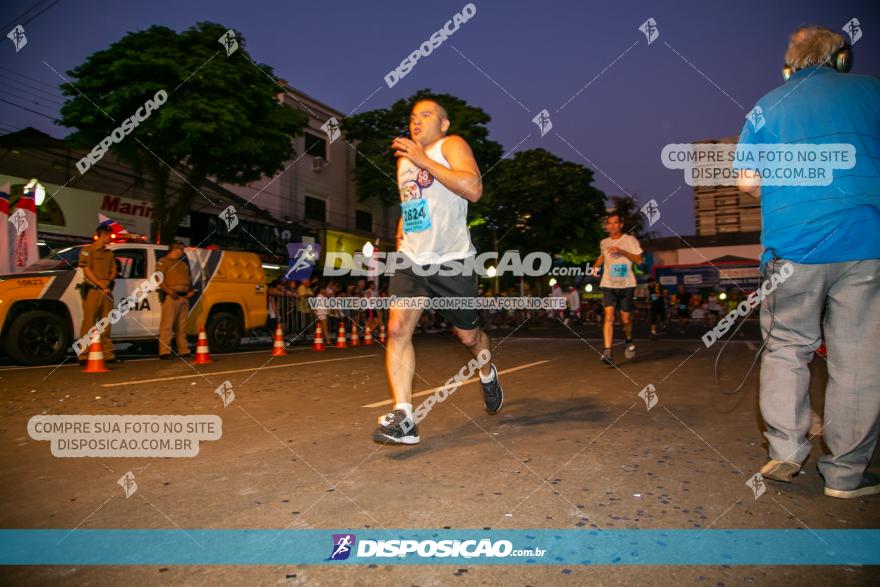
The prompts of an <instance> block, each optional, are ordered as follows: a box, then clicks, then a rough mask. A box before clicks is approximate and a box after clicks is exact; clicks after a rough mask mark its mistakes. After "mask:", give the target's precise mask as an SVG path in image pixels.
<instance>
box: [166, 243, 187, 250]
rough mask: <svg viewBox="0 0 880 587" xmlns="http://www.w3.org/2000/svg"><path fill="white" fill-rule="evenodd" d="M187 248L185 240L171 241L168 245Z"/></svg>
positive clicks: (172, 247) (170, 247)
mask: <svg viewBox="0 0 880 587" xmlns="http://www.w3.org/2000/svg"><path fill="white" fill-rule="evenodd" d="M183 248H186V245H185V244H184V243H183V241H171V244H170V245H169V246H168V249H169V250H171V249H183Z"/></svg>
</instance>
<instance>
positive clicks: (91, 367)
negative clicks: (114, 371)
mask: <svg viewBox="0 0 880 587" xmlns="http://www.w3.org/2000/svg"><path fill="white" fill-rule="evenodd" d="M108 371H109V369H107V367H105V366H104V351H102V350H101V335H100V334H98V333H97V332H96V333H95V334H94V336H92V340H91V342H89V359H88V361H87V362H86V368H85V369H83V370H82V372H83V373H107V372H108Z"/></svg>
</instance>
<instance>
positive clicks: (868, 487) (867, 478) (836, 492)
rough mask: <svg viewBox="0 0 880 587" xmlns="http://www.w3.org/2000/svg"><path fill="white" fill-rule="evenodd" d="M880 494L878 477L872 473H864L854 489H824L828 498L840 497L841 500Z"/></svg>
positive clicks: (879, 478)
mask: <svg viewBox="0 0 880 587" xmlns="http://www.w3.org/2000/svg"><path fill="white" fill-rule="evenodd" d="M878 493H880V477H877V475H875V474H874V473H868V472H865V474H864V475H862V482H861V483H859V486H858V487H856V488H854V489H832V488H830V487H828V486H826V487H825V495H827V496H829V497H841V498H843V499H852V498H854V497H863V496H865V495H877V494H878Z"/></svg>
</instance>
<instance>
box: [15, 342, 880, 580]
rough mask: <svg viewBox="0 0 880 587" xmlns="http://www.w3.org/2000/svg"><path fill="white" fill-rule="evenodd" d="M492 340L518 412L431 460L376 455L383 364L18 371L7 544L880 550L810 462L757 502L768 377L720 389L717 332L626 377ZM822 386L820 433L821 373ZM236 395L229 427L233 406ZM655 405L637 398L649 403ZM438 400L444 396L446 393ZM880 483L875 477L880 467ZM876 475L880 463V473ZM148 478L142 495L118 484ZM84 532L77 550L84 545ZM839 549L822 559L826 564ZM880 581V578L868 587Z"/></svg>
mask: <svg viewBox="0 0 880 587" xmlns="http://www.w3.org/2000/svg"><path fill="white" fill-rule="evenodd" d="M510 334H512V333H511V331H510V330H504V331H495V332H492V342H493V346H494V347H495V356H496V364H497V366H498V368H499V370H500V371H501V373H502V374H501V382H502V383H503V385H504V389H505V393H506V396H505V397H506V399H505V405H504V409H503V410H502V412H501V413H500V414H498V415H495V416H489V415H487V414H486V413H485V411H484V410H483V406H482V399H481V396H480V393H479V386H478V385H477V384H475V383H469V384H465V385H463V386H462V387H461V388H459V389H458V390H457V391H456V392H455V393H454V394H453V395H452V396H450V397H449V399H447V400H446V401H445V402H443V403H442V404H440V405H438V406H437V407H435V408H434V409H433V410H432V411H431V413H430V415H429V416H428V418H427V419H426V420H425V421H424V422H422V423H421V424H420V433H421V436H422V442H421V444H419V445H418V446H414V447H387V446H381V445H377V444H374V443H373V442H372V441H371V439H370V437H371V433H372V431H373V429H374V428H375V423H376V418H377V417H378V416H379V415H381V414H382V413H383V412H384V411H387V410H388V409H389V406H388V403H389V401H388V391H387V386H386V382H385V375H384V371H383V365H384V355H383V350H382V348H381V347H380V346H373V347H363V346H362V347H359V348H353V349H352V348H350V349H345V350H336V349H331V350H327V351H326V352H324V353H315V352H313V351H312V350H311V349H310V348H309V347H308V346H298V347H291V349H290V350H289V353H288V355H287V356H286V357H277V358H273V357H271V356H270V353H269V351H268V349H267V348H261V349H255V350H252V351H248V352H241V353H236V354H234V355H223V356H214V357H213V359H214V362H213V363H211V364H210V365H192V364H187V363H184V362H183V361H169V362H164V361H163V362H160V361H158V360H156V359H154V358H142V359H135V360H130V361H127V362H126V363H123V364H121V365H113V366H111V367H110V371H109V372H108V373H102V374H91V373H81V372H80V371H81V370H80V368H79V367H78V366H75V365H64V366H61V367H57V368H56V367H41V368H20V367H10V366H6V367H3V368H2V369H0V393H2V397H3V401H4V408H5V409H4V410H3V412H2V422H0V447H2V451H0V455H2V457H0V458H2V466H0V497H2V503H3V506H2V512H0V518H2V527H3V528H67V529H87V528H184V529H188V528H352V529H357V528H437V529H440V528H450V529H462V528H476V529H480V528H492V529H516V528H529V529H531V528H562V529H576V528H582V529H584V530H588V529H592V530H597V531H601V530H606V529H625V528H685V529H694V528H696V529H702V528H781V529H786V528H790V529H802V530H803V531H810V530H811V529H852V528H877V527H878V523H880V499H878V498H876V497H870V498H864V499H855V500H835V499H831V498H827V497H824V496H823V495H822V482H821V479H820V478H819V477H818V475H817V473H816V470H815V466H814V462H815V459H816V456H817V455H818V454H820V451H821V442H820V439H821V436H817V437H815V438H814V439H813V444H814V451H813V455H812V456H811V459H810V462H809V464H808V465H807V466H806V467H805V468H804V473H803V474H802V475H800V476H799V477H798V478H797V479H796V482H795V483H793V484H790V485H778V484H768V491H767V492H766V493H765V494H764V495H762V496H760V497H759V498H758V499H755V498H754V496H753V494H752V492H751V490H750V489H749V488H748V487H747V486H746V485H745V482H746V481H747V480H748V479H749V477H751V476H752V475H753V474H754V473H755V472H757V471H758V469H759V468H760V467H761V465H762V464H763V463H764V462H765V460H766V447H765V443H764V439H763V437H762V435H761V423H760V416H759V413H758V409H757V376H756V375H757V373H752V374H751V375H750V377H749V378H748V380H747V382H746V385H745V386H744V388H743V390H742V392H741V393H738V394H735V395H725V394H723V393H721V392H720V390H719V389H718V388H717V387H716V386H715V385H714V384H713V369H712V366H713V363H714V361H715V356H716V350H717V349H716V348H715V347H713V348H712V349H711V350H706V349H705V347H704V346H703V344H702V343H701V342H700V341H699V334H701V332H697V331H696V330H695V331H694V332H689V333H688V335H686V336H684V337H682V336H680V335H677V334H676V335H670V337H669V338H661V339H660V340H657V341H648V340H643V334H644V333H642V332H637V334H638V335H639V336H638V337H637V338H638V340H639V343H638V346H639V350H638V355H637V357H636V359H635V360H633V361H623V360H622V359H623V356H622V355H623V353H622V349H621V347H616V349H615V351H616V355H617V356H618V358H619V359H621V362H620V364H619V365H618V366H617V367H616V368H611V367H607V366H604V365H601V364H600V363H599V361H598V350H597V349H599V348H600V346H601V345H600V343H599V341H598V339H597V335H598V330H597V329H595V328H592V329H579V330H578V331H577V332H574V331H571V330H569V329H567V328H565V327H563V326H562V325H559V326H558V327H555V328H532V329H530V330H528V331H524V330H519V331H517V332H516V333H515V334H513V335H512V336H509V335H510ZM755 334H756V333H755V332H752V333H751V335H750V336H745V337H742V339H740V340H736V341H735V342H734V343H732V344H730V345H729V346H728V350H727V351H725V355H724V356H723V358H722V361H721V366H722V386H723V387H725V388H726V389H728V390H729V389H730V388H732V387H734V386H735V385H736V383H738V382H739V380H740V379H741V378H742V377H743V375H744V374H745V371H746V370H747V367H748V365H749V364H750V363H751V359H752V357H753V356H754V352H755V350H756V349H757V345H756V342H757V339H756V337H755ZM416 356H417V365H416V371H417V376H416V382H415V387H414V389H415V390H416V391H417V392H423V393H422V395H421V396H419V397H420V398H423V397H425V395H427V393H424V392H425V391H426V390H431V389H433V388H436V387H437V386H440V385H442V384H443V383H444V382H445V381H446V380H447V379H448V378H449V377H451V376H452V375H454V374H455V373H456V372H457V371H458V370H459V369H460V368H461V367H462V366H463V365H464V364H465V363H466V362H467V360H468V358H469V355H468V353H467V352H466V350H465V349H464V348H463V347H461V345H460V344H458V343H457V342H456V341H455V339H454V338H452V337H450V336H445V335H432V336H420V337H417V338H416ZM822 363H823V361H822V360H821V359H818V358H817V360H815V361H814V362H813V364H812V365H811V370H812V372H813V374H814V378H813V392H814V393H813V396H814V408H815V409H816V411H817V412H819V413H820V414H821V404H822V401H821V400H822V394H821V389H822V386H823V385H824V380H825V377H826V375H825V369H824V365H823V364H822ZM227 381H228V382H229V383H228V385H229V386H231V389H232V390H233V391H234V393H235V399H234V400H233V401H232V402H231V403H230V404H229V405H228V406H227V407H225V408H224V407H223V403H222V401H221V399H220V396H218V395H217V394H215V390H216V389H217V388H218V387H219V386H221V385H222V384H224V382H227ZM648 384H652V385H654V387H655V389H656V394H657V397H658V404H657V405H656V406H654V407H653V408H652V409H651V410H648V409H647V407H646V405H645V402H644V401H643V400H642V398H640V397H639V396H638V394H639V392H640V391H641V390H642V389H644V388H645V386H646V385H648ZM428 393H430V392H428ZM41 414H47V415H62V414H98V415H104V414H115V415H133V414H138V415H144V414H157V415H171V414H176V415H194V414H197V415H217V416H219V417H220V418H221V419H222V436H221V437H220V438H219V439H217V440H210V441H202V442H201V444H200V450H199V453H198V455H197V456H195V457H192V458H58V457H53V456H52V454H51V453H50V448H49V443H48V442H46V441H39V440H34V439H32V438H30V437H29V435H28V431H27V425H28V421H29V419H30V418H31V417H32V416H36V415H41ZM875 461H876V459H875ZM875 466H876V462H875ZM128 471H131V472H132V474H133V475H134V477H135V478H136V481H137V486H138V489H137V492H136V493H134V494H132V495H131V496H130V497H128V498H126V497H125V495H124V493H123V489H122V488H121V487H120V486H119V485H118V484H117V481H118V480H119V479H120V477H121V476H123V475H124V474H126V473H127V472H128ZM74 531H76V530H74ZM821 547H822V545H821V544H820V543H819V542H817V544H816V548H821ZM0 573H2V576H3V578H4V579H3V580H4V582H9V583H10V584H11V583H13V582H14V583H15V584H25V585H28V584H30V585H39V584H46V583H50V582H51V583H53V584H76V585H91V584H94V585H104V584H187V585H202V584H212V585H213V584H241V583H249V584H327V585H331V584H332V585H336V584H382V585H437V584H448V583H452V584H462V585H466V584H488V585H529V584H531V585H542V584H608V585H617V584H621V585H622V584H633V583H636V582H638V583H643V584H647V585H655V584H656V585H666V584H678V583H688V584H691V583H693V584H700V585H731V584H797V585H807V584H829V583H832V582H833V583H835V584H844V585H857V584H876V582H877V579H878V573H877V571H876V568H874V567H804V566H791V567H743V566H729V567H721V566H713V567H709V566H698V567H697V566H695V567H657V566H627V567H609V566H560V565H554V566H549V565H548V566H529V567H522V566H519V567H517V566H503V565H502V566H480V565H471V566H453V567H449V566H418V567H413V566H398V565H370V566H369V567H363V566H362V567H336V566H332V565H321V566H299V567H297V566H284V567H281V566H248V567H222V566H209V567H194V566H167V567H159V566H139V567H110V566H108V567H102V566H94V567H90V566H77V567H63V566H56V567H14V568H10V567H7V568H3V569H2V570H0ZM871 577H874V578H873V579H871Z"/></svg>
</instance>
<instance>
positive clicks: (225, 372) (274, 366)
mask: <svg viewBox="0 0 880 587" xmlns="http://www.w3.org/2000/svg"><path fill="white" fill-rule="evenodd" d="M378 356H379V355H377V354H373V355H357V356H353V357H339V358H338V359H322V360H320V361H302V362H300V363H288V364H286V365H269V366H268V367H251V368H249V369H232V370H230V371H211V372H205V373H197V374H195V375H177V376H175V377H158V378H156V379H141V380H138V381H121V382H119V383H103V384H101V387H120V386H122V385H139V384H141V383H158V382H160V381H177V380H179V379H193V378H195V377H203V376H209V377H210V376H214V375H229V374H231V373H247V372H248V371H266V370H269V369H284V368H286V367H298V366H300V365H315V364H318V363H334V362H336V361H351V360H353V359H366V358H367V357H378Z"/></svg>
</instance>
